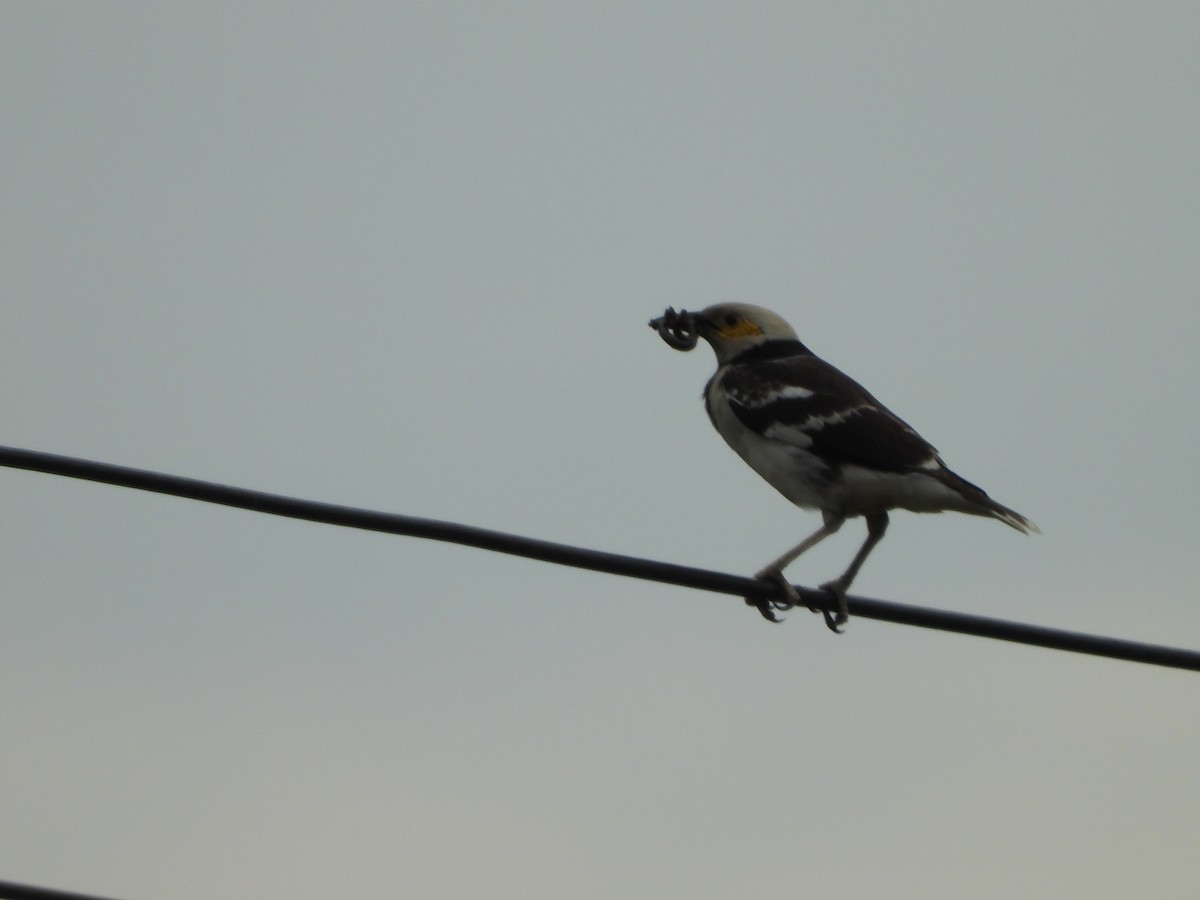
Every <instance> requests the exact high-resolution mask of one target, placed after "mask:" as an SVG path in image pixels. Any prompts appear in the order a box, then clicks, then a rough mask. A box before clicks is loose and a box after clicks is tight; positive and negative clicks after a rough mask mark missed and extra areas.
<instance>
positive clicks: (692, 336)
mask: <svg viewBox="0 0 1200 900" xmlns="http://www.w3.org/2000/svg"><path fill="white" fill-rule="evenodd" d="M650 327H651V328H653V329H654V330H655V331H657V332H658V336H659V337H661V338H662V339H663V340H664V341H665V342H666V344H667V346H668V347H671V348H673V349H675V350H691V349H692V348H694V347H695V346H696V343H697V342H698V341H699V340H700V333H699V332H698V331H697V330H696V317H695V316H694V315H692V314H691V313H690V312H688V311H687V310H686V309H681V310H680V311H679V312H675V309H674V307H671V306H668V307H667V311H666V312H664V313H663V314H662V315H661V316H659V317H658V318H657V319H651V320H650Z"/></svg>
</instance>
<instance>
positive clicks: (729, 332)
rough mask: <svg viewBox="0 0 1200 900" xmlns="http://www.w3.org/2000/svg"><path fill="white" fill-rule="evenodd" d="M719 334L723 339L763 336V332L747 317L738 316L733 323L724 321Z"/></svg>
mask: <svg viewBox="0 0 1200 900" xmlns="http://www.w3.org/2000/svg"><path fill="white" fill-rule="evenodd" d="M717 333H718V334H720V335H721V337H723V338H739V337H751V336H753V335H756V334H762V333H763V330H762V329H761V328H759V327H758V326H757V325H755V324H754V323H753V322H751V321H750V320H749V319H747V318H746V317H745V316H738V317H737V319H736V320H735V321H733V322H726V321H722V322H721V328H720V330H719V331H718V332H717Z"/></svg>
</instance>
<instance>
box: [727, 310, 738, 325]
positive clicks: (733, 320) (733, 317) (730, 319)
mask: <svg viewBox="0 0 1200 900" xmlns="http://www.w3.org/2000/svg"><path fill="white" fill-rule="evenodd" d="M737 323H738V315H737V313H727V314H726V315H725V324H726V325H728V326H730V327H731V328H732V327H733V326H734V325H736V324H737Z"/></svg>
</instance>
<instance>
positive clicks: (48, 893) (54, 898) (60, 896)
mask: <svg viewBox="0 0 1200 900" xmlns="http://www.w3.org/2000/svg"><path fill="white" fill-rule="evenodd" d="M0 897H2V898H4V900H111V898H105V897H97V896H96V895H94V894H75V893H72V892H71V891H60V890H56V889H54V888H44V887H35V886H34V885H32V884H17V883H16V882H14V881H0Z"/></svg>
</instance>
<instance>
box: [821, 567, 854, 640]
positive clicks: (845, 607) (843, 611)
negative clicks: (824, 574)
mask: <svg viewBox="0 0 1200 900" xmlns="http://www.w3.org/2000/svg"><path fill="white" fill-rule="evenodd" d="M821 590H823V591H828V592H829V593H830V594H833V598H834V599H835V600H837V612H830V611H829V610H827V609H823V610H821V615H823V616H824V617H825V627H827V628H828V629H829V630H830V631H832V632H833V633H834V634H842V631H843V629H842V628H841V626H843V625H845V624H846V623H847V622H848V621H850V607H849V604H848V603H847V602H846V588H845V587H844V586H843V585H842V583H841V582H840V581H838V580H837V579H835V580H833V581H827V582H825V583H824V584H823V585H821Z"/></svg>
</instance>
